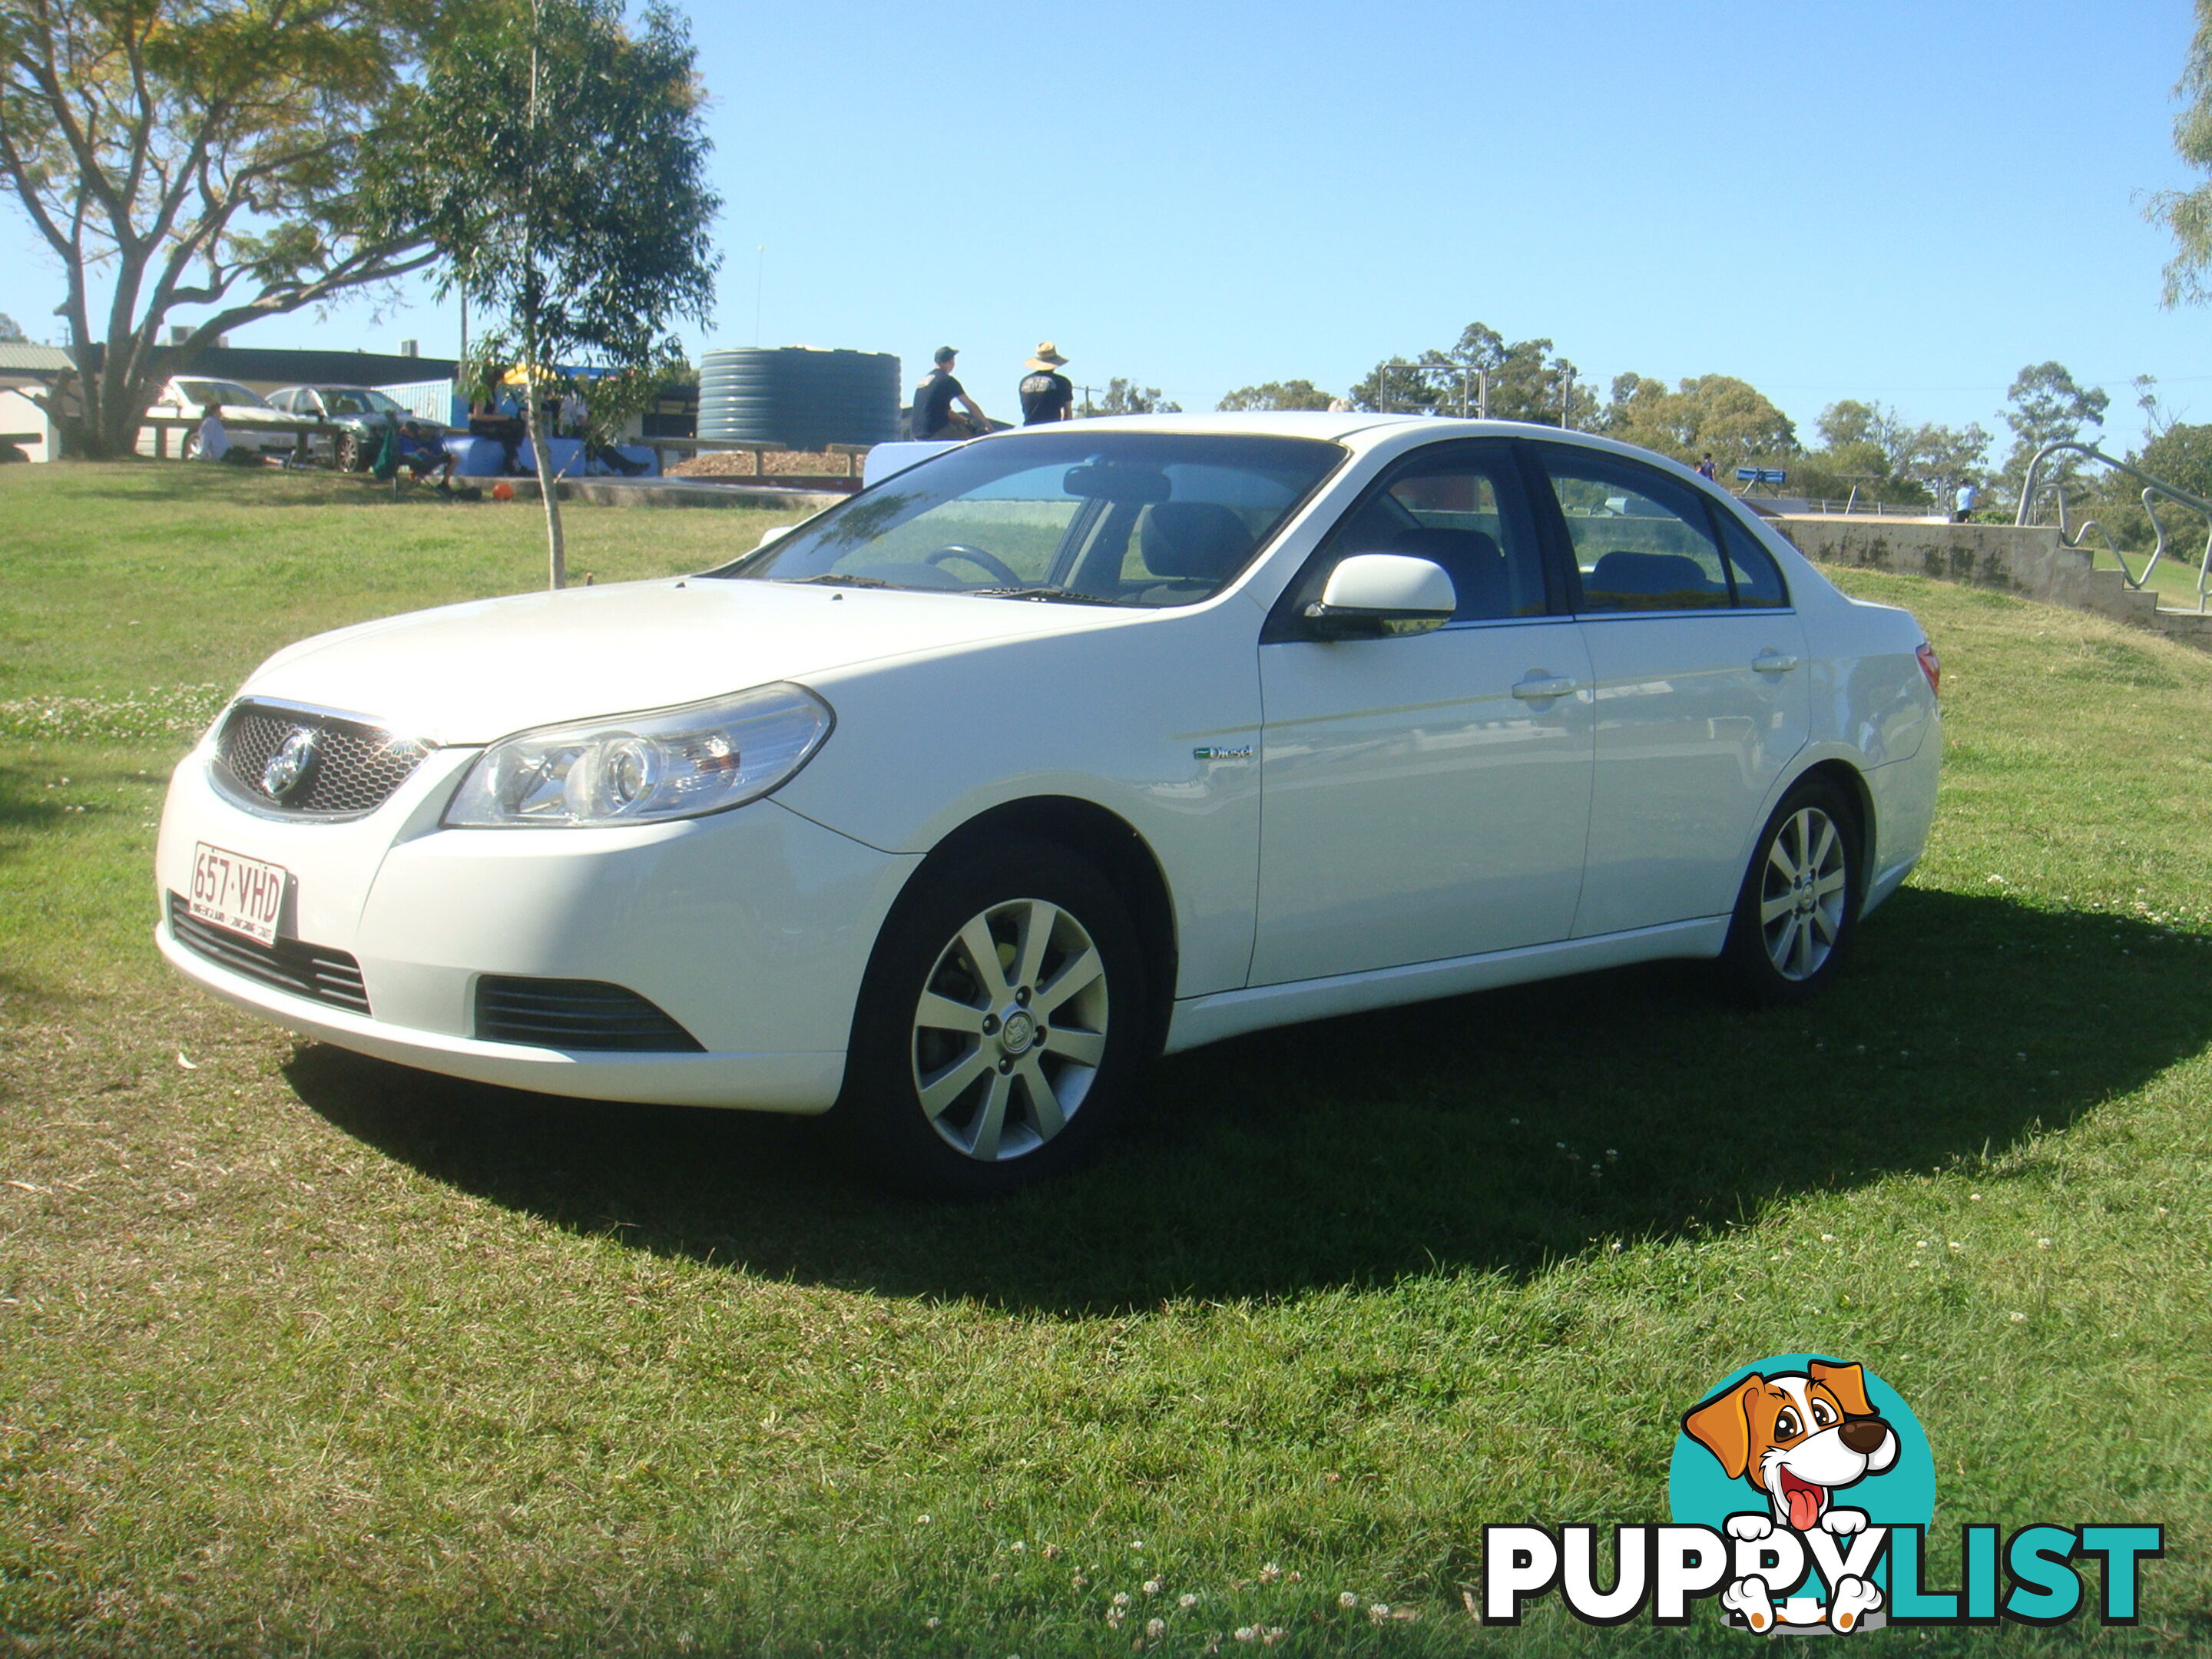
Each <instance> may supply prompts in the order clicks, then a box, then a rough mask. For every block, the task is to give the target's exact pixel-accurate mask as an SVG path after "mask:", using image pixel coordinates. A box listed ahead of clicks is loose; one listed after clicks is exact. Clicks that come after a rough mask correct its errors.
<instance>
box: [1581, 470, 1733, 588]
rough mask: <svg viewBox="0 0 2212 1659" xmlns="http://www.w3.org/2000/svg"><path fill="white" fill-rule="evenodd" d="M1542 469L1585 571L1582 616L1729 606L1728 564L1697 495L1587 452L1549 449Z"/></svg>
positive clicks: (1668, 480)
mask: <svg viewBox="0 0 2212 1659" xmlns="http://www.w3.org/2000/svg"><path fill="white" fill-rule="evenodd" d="M1544 467H1545V470H1546V471H1547V472H1548V473H1549V474H1550V476H1551V480H1552V492H1553V495H1555V496H1556V497H1557V498H1558V501H1559V513H1560V516H1561V517H1562V518H1563V519H1564V520H1565V521H1566V527H1567V539H1568V541H1569V542H1570V543H1571V544H1572V546H1573V549H1574V559H1575V567H1576V568H1577V570H1578V571H1580V573H1581V574H1582V588H1583V601H1582V606H1581V608H1582V609H1583V611H1725V610H1727V609H1728V608H1729V605H1730V604H1731V603H1732V600H1733V594H1732V592H1731V588H1730V584H1729V573H1728V566H1727V564H1726V563H1725V562H1723V559H1722V557H1721V550H1720V547H1719V545H1718V544H1717V542H1716V541H1715V540H1714V538H1713V532H1712V528H1711V524H1712V520H1711V516H1710V515H1709V514H1708V513H1707V512H1706V511H1705V501H1703V500H1702V499H1701V498H1700V497H1699V495H1698V493H1697V492H1696V491H1695V490H1693V489H1690V488H1689V487H1688V486H1687V485H1686V484H1681V483H1676V482H1675V481H1674V479H1671V478H1669V477H1666V476H1665V475H1664V474H1662V473H1658V472H1653V471H1649V470H1647V469H1646V468H1644V467H1640V466H1638V465H1636V464H1635V463H1633V462H1631V461H1616V460H1614V459H1613V458H1612V457H1611V456H1607V455H1600V454H1594V453H1588V452H1583V451H1574V450H1565V449H1558V448H1553V449H1548V450H1547V452H1546V453H1545V455H1544Z"/></svg>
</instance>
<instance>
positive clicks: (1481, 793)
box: [1252, 442, 1592, 985]
mask: <svg viewBox="0 0 2212 1659" xmlns="http://www.w3.org/2000/svg"><path fill="white" fill-rule="evenodd" d="M1359 553H1402V554H1412V555H1414V556H1419V557H1424V558H1428V559H1431V560H1433V561H1434V562H1437V563H1438V564H1440V565H1442V566H1443V568H1444V570H1445V572H1446V574H1449V576H1450V577H1451V578H1452V582H1453V587H1454V590H1455V594H1456V597H1457V599H1458V602H1459V608H1458V611H1457V612H1456V613H1455V616H1454V617H1453V618H1452V620H1451V621H1450V622H1449V623H1446V624H1445V625H1443V627H1441V628H1436V629H1432V630H1431V631H1426V632H1419V633H1407V632H1402V631H1391V632H1383V631H1379V630H1378V632H1377V634H1376V636H1374V637H1370V638H1359V639H1338V640H1323V639H1317V638H1315V637H1313V636H1312V633H1311V631H1310V629H1309V628H1307V627H1305V626H1303V625H1302V623H1301V620H1300V618H1301V617H1302V615H1303V612H1304V607H1305V606H1306V605H1309V604H1310V603H1312V601H1313V600H1314V599H1317V598H1318V597H1319V595H1320V593H1321V591H1322V587H1323V586H1324V585H1325V584H1326V582H1327V580H1328V573H1329V572H1330V571H1331V570H1333V569H1334V568H1335V567H1336V565H1337V564H1338V563H1339V562H1341V561H1342V560H1343V559H1345V558H1346V557H1349V556H1352V555H1354V554H1359ZM1393 626H1394V625H1389V624H1384V625H1383V627H1384V628H1390V627H1393ZM1260 665H1261V697H1262V707H1263V725H1262V728H1261V838H1260V840H1261V854H1260V890H1259V904H1258V925H1257V930H1256V933H1255V945H1254V954H1253V963H1252V982H1253V983H1254V984H1255V985H1267V984H1278V983H1282V982H1285V981H1291V980H1302V979H1315V978H1320V977H1323V976H1326V975H1332V974H1344V973H1352V972H1357V971H1359V970H1362V969H1376V968H1389V967H1395V966H1399V965H1401V964H1405V963H1419V962H1433V961H1438V960H1442V959H1444V958H1447V957H1461V956H1469V955H1474V954H1476V953H1479V952H1482V951H1500V950H1508V949H1510V948H1513V947H1515V946H1517V945H1533V944H1538V943H1541V942H1544V941H1547V940H1553V939H1565V937H1567V935H1568V932H1569V929H1570V927H1571V924H1572V921H1573V918H1574V914H1575V904H1576V900H1577V895H1578V892H1579V890H1580V885H1581V881H1582V865H1583V836H1584V832H1585V829H1586V826H1587V823H1588V819H1589V793H1590V775H1591V765H1592V742H1591V731H1590V703H1589V696H1588V688H1589V660H1588V659H1587V658H1586V656H1585V655H1584V653H1583V646H1582V641H1581V636H1580V632H1579V630H1578V629H1577V626H1576V625H1575V623H1574V622H1573V621H1572V619H1571V617H1569V616H1568V615H1567V614H1566V611H1565V590H1564V583H1563V580H1562V577H1561V573H1559V571H1557V570H1554V569H1547V564H1546V556H1545V553H1544V550H1543V542H1542V538H1541V532H1540V531H1539V529H1538V520H1537V519H1536V517H1535V514H1534V512H1533V511H1532V508H1531V504H1530V502H1529V501H1528V495H1527V493H1526V490H1525V489H1524V486H1523V482H1522V477H1521V475H1520V471H1519V469H1518V467H1517V465H1516V459H1515V456H1514V453H1513V450H1512V447H1511V446H1510V444H1507V443H1503V442H1484V443H1464V442H1462V443H1454V444H1446V445H1435V446H1431V447H1427V448H1425V449H1422V450H1419V451H1417V452H1415V453H1413V455H1412V456H1410V457H1408V458H1406V459H1402V460H1401V461H1400V462H1398V463H1397V464H1395V466H1394V467H1393V468H1392V470H1391V471H1389V472H1387V473H1385V474H1384V475H1383V477H1382V478H1381V479H1379V480H1378V481H1377V483H1376V487H1375V488H1373V489H1370V490H1369V491H1368V492H1367V493H1366V494H1365V495H1364V496H1363V497H1362V499H1361V501H1359V502H1358V504H1356V505H1355V506H1354V507H1352V510H1351V511H1350V512H1348V513H1346V516H1345V518H1344V520H1342V521H1341V522H1340V524H1339V525H1338V526H1336V527H1335V529H1334V530H1333V531H1332V532H1330V534H1329V536H1328V538H1327V539H1326V540H1325V541H1324V543H1323V544H1322V547H1321V549H1320V550H1318V551H1317V552H1316V555H1315V556H1314V557H1313V558H1312V559H1311V560H1310V562H1308V564H1307V565H1306V567H1305V568H1304V570H1303V571H1302V572H1301V573H1300V575H1299V577H1298V579H1297V580H1296V581H1294V582H1293V583H1292V584H1291V587H1290V589H1289V590H1288V591H1287V592H1285V595H1284V599H1283V601H1282V602H1281V603H1280V604H1279V605H1277V606H1276V608H1275V611H1274V612H1273V616H1272V617H1270V621H1269V625H1268V629H1267V632H1266V633H1265V634H1264V635H1262V643H1261V648H1260Z"/></svg>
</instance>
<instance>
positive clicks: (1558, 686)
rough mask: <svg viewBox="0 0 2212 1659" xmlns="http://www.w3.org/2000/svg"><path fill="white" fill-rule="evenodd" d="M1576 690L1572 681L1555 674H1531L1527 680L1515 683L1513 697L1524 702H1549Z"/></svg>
mask: <svg viewBox="0 0 2212 1659" xmlns="http://www.w3.org/2000/svg"><path fill="white" fill-rule="evenodd" d="M1573 690H1577V687H1576V685H1575V683H1574V682H1573V681H1572V680H1570V679H1562V678H1559V677H1558V676H1557V675H1553V674H1531V675H1530V676H1529V677H1528V678H1527V679H1525V680H1520V681H1516V683H1515V684H1514V687H1513V695H1514V696H1516V697H1518V698H1520V699H1521V701H1522V702H1550V701H1551V700H1552V699H1553V697H1564V696H1566V695H1567V694H1568V693H1569V692H1570V691H1573Z"/></svg>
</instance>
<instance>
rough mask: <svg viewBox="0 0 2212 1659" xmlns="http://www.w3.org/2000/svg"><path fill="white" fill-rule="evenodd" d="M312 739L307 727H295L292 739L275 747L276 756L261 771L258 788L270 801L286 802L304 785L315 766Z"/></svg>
mask: <svg viewBox="0 0 2212 1659" xmlns="http://www.w3.org/2000/svg"><path fill="white" fill-rule="evenodd" d="M315 735H316V734H315V732H313V729H311V728H310V727H307V726H294V727H293V728H292V732H291V735H290V736H289V737H287V738H285V739H284V741H283V742H282V743H280V744H277V745H276V753H275V754H273V755H271V756H270V757H269V763H268V764H267V765H266V766H264V767H263V768H262V769H261V787H263V788H264V789H265V790H267V791H268V792H269V798H270V799H271V800H280V801H281V800H286V799H289V798H290V796H291V794H292V792H293V791H294V790H295V789H297V788H298V787H300V786H301V784H302V783H304V782H306V781H307V774H308V772H309V771H310V770H311V769H313V766H314V763H315Z"/></svg>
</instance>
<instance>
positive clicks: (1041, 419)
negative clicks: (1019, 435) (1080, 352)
mask: <svg viewBox="0 0 2212 1659" xmlns="http://www.w3.org/2000/svg"><path fill="white" fill-rule="evenodd" d="M1066 361H1067V359H1066V358H1065V357H1063V356H1060V348H1059V347H1058V346H1055V345H1054V344H1053V343H1052V342H1051V341H1049V340H1040V341H1038V342H1037V349H1036V356H1034V357H1032V358H1030V360H1029V362H1027V363H1026V364H1024V368H1027V369H1028V370H1029V371H1030V372H1029V373H1028V374H1025V375H1024V376H1023V377H1022V384H1021V394H1022V424H1023V425H1024V426H1045V425H1048V424H1049V423H1050V422H1054V421H1065V420H1067V419H1069V418H1071V417H1072V416H1073V415H1074V413H1075V386H1074V385H1073V382H1071V381H1070V380H1068V378H1067V376H1066V375H1065V374H1057V373H1055V372H1054V371H1055V370H1057V369H1058V368H1060V365H1061V364H1062V363H1064V362H1066Z"/></svg>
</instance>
